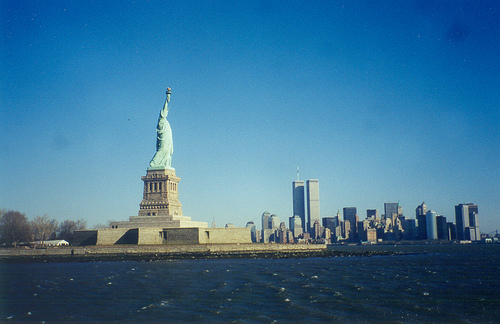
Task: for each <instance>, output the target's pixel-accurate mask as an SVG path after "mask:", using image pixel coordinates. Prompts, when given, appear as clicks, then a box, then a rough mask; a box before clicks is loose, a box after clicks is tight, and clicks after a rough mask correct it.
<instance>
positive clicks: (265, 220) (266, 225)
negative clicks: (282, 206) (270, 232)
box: [262, 211, 271, 230]
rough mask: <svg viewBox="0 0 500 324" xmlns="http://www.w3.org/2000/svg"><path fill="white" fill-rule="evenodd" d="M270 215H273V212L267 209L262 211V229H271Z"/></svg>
mask: <svg viewBox="0 0 500 324" xmlns="http://www.w3.org/2000/svg"><path fill="white" fill-rule="evenodd" d="M269 217H271V213H270V212H268V211H265V212H263V213H262V230H266V229H269Z"/></svg>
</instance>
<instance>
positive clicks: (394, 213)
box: [384, 203, 399, 222]
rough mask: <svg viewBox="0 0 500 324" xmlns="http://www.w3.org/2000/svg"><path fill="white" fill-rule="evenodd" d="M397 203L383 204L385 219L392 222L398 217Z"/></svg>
mask: <svg viewBox="0 0 500 324" xmlns="http://www.w3.org/2000/svg"><path fill="white" fill-rule="evenodd" d="M398 211H399V203H384V214H385V218H390V219H391V220H392V221H393V222H394V221H395V220H396V218H397V217H398Z"/></svg>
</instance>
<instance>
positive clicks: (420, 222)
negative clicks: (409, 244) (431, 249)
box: [415, 202, 427, 240]
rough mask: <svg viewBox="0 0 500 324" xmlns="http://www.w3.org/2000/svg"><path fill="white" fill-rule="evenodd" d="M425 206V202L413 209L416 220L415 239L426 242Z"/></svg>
mask: <svg viewBox="0 0 500 324" xmlns="http://www.w3.org/2000/svg"><path fill="white" fill-rule="evenodd" d="M426 214H427V206H426V205H425V202H422V204H421V205H418V206H417V208H416V209H415V216H416V219H417V226H418V227H417V239H419V240H426V239H427V222H426Z"/></svg>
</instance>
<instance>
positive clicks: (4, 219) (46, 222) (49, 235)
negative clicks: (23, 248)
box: [0, 209, 87, 246]
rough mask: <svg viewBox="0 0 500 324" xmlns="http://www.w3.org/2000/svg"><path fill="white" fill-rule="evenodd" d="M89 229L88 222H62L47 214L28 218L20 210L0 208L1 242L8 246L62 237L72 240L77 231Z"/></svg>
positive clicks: (81, 220) (80, 220)
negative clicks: (31, 218)
mask: <svg viewBox="0 0 500 324" xmlns="http://www.w3.org/2000/svg"><path fill="white" fill-rule="evenodd" d="M85 229H87V222H86V221H84V220H83V219H79V220H77V221H74V220H65V221H63V222H61V223H60V224H59V223H58V222H57V220H55V219H50V218H49V217H48V216H47V215H44V216H36V217H35V218H34V219H33V220H31V221H30V220H28V218H27V217H26V215H25V214H23V213H21V212H18V211H13V210H10V211H6V210H4V209H0V244H2V245H6V246H12V245H14V246H15V245H17V244H19V243H25V242H32V241H42V242H43V241H47V240H55V239H61V240H66V241H68V242H70V241H71V240H72V238H73V233H74V232H75V231H80V230H85Z"/></svg>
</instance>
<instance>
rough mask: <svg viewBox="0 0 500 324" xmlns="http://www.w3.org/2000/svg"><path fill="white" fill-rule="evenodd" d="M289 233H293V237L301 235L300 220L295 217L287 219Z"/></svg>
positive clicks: (302, 228)
mask: <svg viewBox="0 0 500 324" xmlns="http://www.w3.org/2000/svg"><path fill="white" fill-rule="evenodd" d="M289 222H290V231H292V233H293V237H298V236H299V235H300V234H302V233H303V230H304V227H303V226H302V219H301V218H300V217H299V216H297V215H295V216H292V217H290V218H289Z"/></svg>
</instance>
